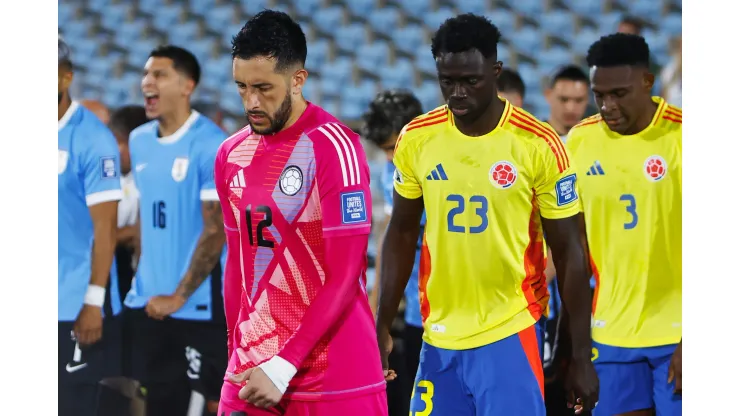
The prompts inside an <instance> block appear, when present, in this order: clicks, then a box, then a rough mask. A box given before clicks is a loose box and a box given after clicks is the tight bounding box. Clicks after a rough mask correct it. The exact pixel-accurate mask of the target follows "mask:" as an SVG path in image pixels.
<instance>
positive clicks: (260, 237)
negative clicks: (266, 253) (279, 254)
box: [244, 204, 275, 248]
mask: <svg viewBox="0 0 740 416" xmlns="http://www.w3.org/2000/svg"><path fill="white" fill-rule="evenodd" d="M254 212H255V213H262V214H265V218H264V219H262V220H261V221H260V222H258V223H257V230H256V232H255V234H257V247H267V248H274V247H275V242H274V241H270V240H265V237H264V230H265V228H267V227H269V226H271V225H272V210H271V209H270V207H268V206H267V205H259V206H257V208H255V210H254ZM244 213H245V216H246V220H247V232H248V233H249V245H251V246H253V245H254V236H253V235H252V204H249V205H247V208H246V209H245V210H244Z"/></svg>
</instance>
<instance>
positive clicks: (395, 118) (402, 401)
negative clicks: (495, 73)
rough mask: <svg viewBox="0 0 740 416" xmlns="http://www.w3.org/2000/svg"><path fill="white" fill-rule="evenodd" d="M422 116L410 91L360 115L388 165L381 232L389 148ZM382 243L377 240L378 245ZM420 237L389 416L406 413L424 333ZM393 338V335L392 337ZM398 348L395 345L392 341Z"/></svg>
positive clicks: (388, 198)
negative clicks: (403, 131) (406, 127)
mask: <svg viewBox="0 0 740 416" xmlns="http://www.w3.org/2000/svg"><path fill="white" fill-rule="evenodd" d="M421 113H422V107H421V103H420V102H419V100H418V99H417V98H416V97H415V96H414V94H412V93H411V92H408V91H405V90H387V91H383V92H381V93H379V94H378V95H377V96H376V97H375V99H374V100H373V102H372V103H370V108H369V110H368V111H367V112H366V113H365V114H364V115H363V117H362V120H363V123H362V127H361V128H360V135H361V136H362V137H363V138H365V139H366V140H368V141H370V142H372V143H373V144H375V145H376V146H377V147H378V148H380V150H382V151H383V152H384V153H385V155H386V159H387V160H388V163H387V164H386V166H385V168H384V169H383V176H382V179H381V183H382V185H381V186H382V189H383V198H384V200H385V208H384V211H385V215H384V216H383V220H382V222H381V223H380V224H379V225H375V229H376V230H380V232H381V233H382V232H384V231H385V228H386V226H387V225H388V221H390V215H391V210H392V205H391V204H392V202H393V172H394V171H395V168H394V166H393V149H394V147H395V143H396V138H397V137H398V134H399V133H400V132H401V129H403V127H404V126H405V125H406V124H408V123H409V122H411V120H413V119H414V118H415V117H417V116H419V115H420V114H421ZM425 221H426V217H423V218H422V228H421V233H422V234H423V233H424V226H423V224H424V222H425ZM381 241H382V239H381V238H378V245H380V242H381ZM421 241H422V238H421V236H420V237H419V242H418V244H417V250H416V261H415V262H414V269H413V271H412V272H411V276H410V278H409V281H408V283H407V284H406V289H405V290H404V299H405V301H406V309H405V312H404V318H405V319H404V320H405V326H404V330H403V335H402V336H403V343H400V345H403V349H402V351H400V352H402V354H403V355H400V354H399V348H394V349H393V351H392V352H391V355H390V356H389V357H388V361H389V364H390V368H394V369H396V373H397V375H398V378H397V379H396V380H395V381H394V382H393V383H389V384H388V388H387V397H388V411H389V416H395V415H399V416H405V415H407V414H408V413H409V404H410V403H409V397H411V392H412V389H413V385H414V378H415V376H416V369H417V367H418V366H419V356H420V354H421V336H422V334H423V333H424V329H423V328H422V322H421V305H420V303H419V256H420V253H421ZM380 261H382V259H381V258H380V248H378V257H377V258H376V263H375V270H376V271H377V270H380ZM377 277H378V279H377V280H376V282H375V285H374V287H373V288H372V290H371V292H370V306H371V308H372V311H373V314H375V313H376V309H377V306H378V304H377V303H378V287H380V279H382V276H381V275H380V274H378V275H377ZM392 335H395V334H392ZM394 344H395V345H399V343H398V342H394ZM399 387H400V388H399Z"/></svg>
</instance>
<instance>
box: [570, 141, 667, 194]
mask: <svg viewBox="0 0 740 416" xmlns="http://www.w3.org/2000/svg"><path fill="white" fill-rule="evenodd" d="M668 143H669V142H668V140H653V141H637V140H635V141H632V142H631V143H629V146H625V143H620V142H619V140H607V141H602V142H596V141H595V142H594V143H585V144H584V145H583V147H582V148H581V149H579V150H578V153H577V155H576V158H575V163H576V167H577V173H578V181H579V183H580V186H579V187H580V189H581V190H582V196H583V199H584V202H585V203H586V204H588V203H590V202H599V201H603V200H604V199H605V198H606V199H609V200H612V199H614V198H613V197H614V195H615V194H619V195H628V196H629V195H641V196H647V197H658V198H660V197H664V198H671V197H672V195H674V194H675V193H677V192H680V187H681V155H680V152H679V149H678V147H676V146H672V145H670V144H668Z"/></svg>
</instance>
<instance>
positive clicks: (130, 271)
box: [108, 105, 148, 377]
mask: <svg viewBox="0 0 740 416" xmlns="http://www.w3.org/2000/svg"><path fill="white" fill-rule="evenodd" d="M147 121H148V119H147V118H146V113H145V112H144V107H141V106H135V105H132V106H126V107H122V108H119V109H118V110H116V111H114V112H113V114H112V115H111V120H110V123H109V124H108V128H110V130H111V131H112V132H113V135H114V136H116V141H117V142H118V151H119V153H120V154H121V188H122V189H123V199H121V202H119V203H118V233H117V234H116V237H117V238H116V258H115V261H116V264H115V267H116V270H117V271H118V289H119V293H120V296H121V302H123V301H124V299H125V297H126V294H127V293H128V292H129V290H130V289H131V280H132V279H133V278H134V271H135V270H136V263H137V262H138V259H139V253H140V251H141V245H140V241H139V224H138V219H139V193H138V191H137V190H136V186H135V185H134V175H133V174H132V173H131V156H130V154H129V148H128V138H129V134H131V131H133V130H134V129H135V128H137V127H139V126H140V125H142V124H144V123H146V122H147ZM135 330H136V328H134V327H133V326H132V325H131V322H130V320H124V321H123V337H122V343H123V362H122V368H123V375H124V376H126V377H130V376H131V354H132V353H133V349H132V347H131V331H135Z"/></svg>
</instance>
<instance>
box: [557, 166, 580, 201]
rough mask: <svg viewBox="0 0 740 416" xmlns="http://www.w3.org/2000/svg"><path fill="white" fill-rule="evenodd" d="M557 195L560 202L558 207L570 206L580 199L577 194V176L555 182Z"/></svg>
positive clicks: (566, 177)
mask: <svg viewBox="0 0 740 416" xmlns="http://www.w3.org/2000/svg"><path fill="white" fill-rule="evenodd" d="M555 195H556V197H557V200H558V206H559V207H561V206H563V205H568V204H570V203H571V202H573V201H575V200H577V199H578V194H577V193H576V174H575V173H572V174H570V175H568V176H565V177H562V178H560V179H559V180H558V181H557V182H555Z"/></svg>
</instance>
